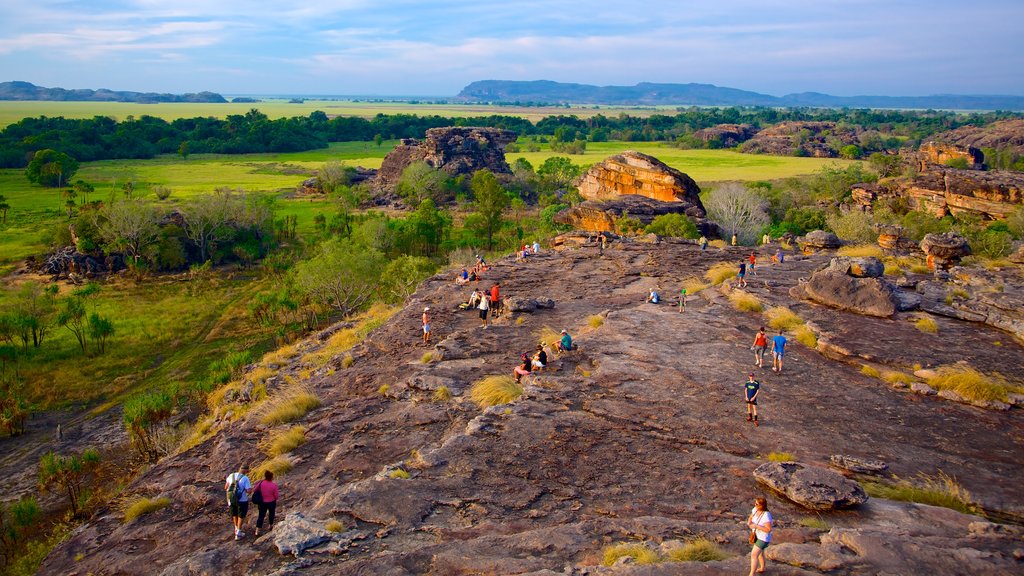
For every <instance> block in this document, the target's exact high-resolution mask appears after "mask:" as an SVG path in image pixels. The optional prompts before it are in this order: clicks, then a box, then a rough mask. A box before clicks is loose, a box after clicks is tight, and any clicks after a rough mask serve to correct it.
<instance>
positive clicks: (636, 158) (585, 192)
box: [576, 150, 705, 218]
mask: <svg viewBox="0 0 1024 576" xmlns="http://www.w3.org/2000/svg"><path fill="white" fill-rule="evenodd" d="M576 186H577V188H579V191H580V195H581V196H583V197H584V198H585V199H587V200H610V199H614V198H617V197H618V196H623V195H638V196H646V197H647V198H650V199H652V200H659V201H661V202H685V203H687V204H689V205H690V206H688V207H687V209H686V210H684V212H687V213H688V214H691V213H692V214H691V215H692V216H693V217H695V218H700V217H703V216H704V213H705V212H704V205H703V204H701V201H700V187H699V186H697V183H696V182H694V181H693V178H690V177H689V176H687V175H686V174H684V173H682V172H680V171H679V170H676V169H675V168H672V167H671V166H668V165H667V164H665V163H664V162H662V161H661V160H658V159H657V158H655V157H653V156H648V155H647V154H643V153H641V152H636V151H634V150H627V151H625V152H623V153H622V154H616V155H615V156H610V157H608V158H605V159H604V160H603V161H602V162H599V163H597V164H595V165H593V166H591V168H590V170H587V173H586V174H584V175H583V176H581V177H580V179H579V180H578V181H577V182H576Z"/></svg>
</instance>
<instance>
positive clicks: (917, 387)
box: [910, 382, 935, 396]
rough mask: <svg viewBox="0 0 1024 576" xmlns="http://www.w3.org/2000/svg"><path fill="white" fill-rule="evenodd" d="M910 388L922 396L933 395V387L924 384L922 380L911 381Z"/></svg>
mask: <svg viewBox="0 0 1024 576" xmlns="http://www.w3.org/2000/svg"><path fill="white" fill-rule="evenodd" d="M910 390H911V391H912V392H914V393H915V394H921V395H923V396H934V395H935V389H934V388H932V387H931V386H929V385H927V384H925V383H924V382H912V383H911V384H910Z"/></svg>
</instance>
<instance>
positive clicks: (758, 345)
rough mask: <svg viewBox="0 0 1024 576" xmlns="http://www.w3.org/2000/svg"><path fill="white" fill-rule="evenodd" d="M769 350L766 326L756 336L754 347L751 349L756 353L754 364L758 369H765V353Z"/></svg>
mask: <svg viewBox="0 0 1024 576" xmlns="http://www.w3.org/2000/svg"><path fill="white" fill-rule="evenodd" d="M767 348H768V335H767V334H765V332H764V326H761V330H759V331H758V332H757V335H756V336H754V345H753V346H751V347H750V349H751V350H753V352H754V364H757V366H758V368H764V351H765V350H766V349H767Z"/></svg>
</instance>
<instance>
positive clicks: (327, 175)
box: [316, 160, 355, 194]
mask: <svg viewBox="0 0 1024 576" xmlns="http://www.w3.org/2000/svg"><path fill="white" fill-rule="evenodd" d="M354 173H355V168H350V167H348V166H345V165H344V164H342V163H341V162H338V161H336V160H332V161H331V162H327V163H326V164H324V165H323V166H321V167H320V169H319V170H317V171H316V181H317V184H318V185H319V186H320V189H321V190H323V191H324V193H326V194H332V193H334V192H335V191H337V190H338V189H340V188H341V187H342V186H348V185H349V184H351V183H352V174H354Z"/></svg>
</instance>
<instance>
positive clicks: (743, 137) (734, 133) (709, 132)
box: [693, 124, 757, 148]
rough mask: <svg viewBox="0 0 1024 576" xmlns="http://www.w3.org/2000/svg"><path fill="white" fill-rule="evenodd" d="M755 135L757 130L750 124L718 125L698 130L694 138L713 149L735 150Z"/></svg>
mask: <svg viewBox="0 0 1024 576" xmlns="http://www.w3.org/2000/svg"><path fill="white" fill-rule="evenodd" d="M754 134H757V128H755V127H753V126H752V125H750V124H718V125H716V126H712V127H710V128H701V129H700V130H697V131H696V132H694V133H693V137H694V138H698V139H699V140H700V141H701V142H704V143H705V144H711V146H712V147H720V148H733V147H735V146H737V145H739V144H742V143H744V142H746V141H747V140H750V139H751V138H753V137H754Z"/></svg>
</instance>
